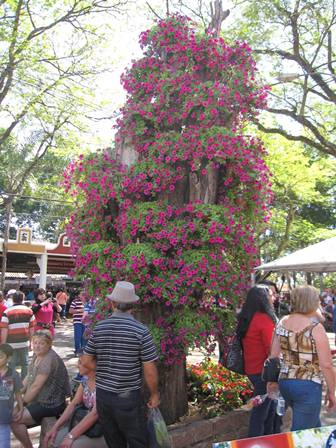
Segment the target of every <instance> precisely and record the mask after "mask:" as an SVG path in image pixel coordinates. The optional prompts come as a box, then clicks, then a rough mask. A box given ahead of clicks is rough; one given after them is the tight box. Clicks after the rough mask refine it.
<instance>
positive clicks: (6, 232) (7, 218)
mask: <svg viewBox="0 0 336 448" xmlns="http://www.w3.org/2000/svg"><path fill="white" fill-rule="evenodd" d="M12 205H13V200H12V199H8V200H7V201H6V202H5V229H4V238H3V245H2V263H1V280H0V288H1V291H3V290H4V289H5V277H6V270H7V251H8V240H9V228H10V222H11V214H12Z"/></svg>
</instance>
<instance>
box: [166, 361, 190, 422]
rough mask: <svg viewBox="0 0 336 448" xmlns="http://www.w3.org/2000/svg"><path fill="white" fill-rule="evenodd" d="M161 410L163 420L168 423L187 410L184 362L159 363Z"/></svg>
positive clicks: (174, 420)
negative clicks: (175, 363) (170, 364)
mask: <svg viewBox="0 0 336 448" xmlns="http://www.w3.org/2000/svg"><path fill="white" fill-rule="evenodd" d="M159 375H160V393H161V405H160V410H161V412H162V415H163V418H164V419H165V422H166V423H167V424H168V425H170V424H171V423H174V422H176V421H177V420H178V419H179V417H182V416H183V415H185V414H186V413H187V411H188V397H187V388H186V383H187V379H186V362H185V361H184V362H183V363H182V364H181V365H173V366H166V365H163V364H160V365H159Z"/></svg>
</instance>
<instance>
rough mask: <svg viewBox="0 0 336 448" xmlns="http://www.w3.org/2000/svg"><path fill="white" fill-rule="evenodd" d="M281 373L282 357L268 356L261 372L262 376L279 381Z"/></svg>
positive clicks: (273, 381)
mask: <svg viewBox="0 0 336 448" xmlns="http://www.w3.org/2000/svg"><path fill="white" fill-rule="evenodd" d="M279 375H280V358H267V359H266V360H265V362H264V367H263V370H262V373H261V378H262V379H263V380H264V381H266V382H268V381H270V382H272V383H277V382H278V379H279Z"/></svg>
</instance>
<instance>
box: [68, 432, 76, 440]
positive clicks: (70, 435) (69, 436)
mask: <svg viewBox="0 0 336 448" xmlns="http://www.w3.org/2000/svg"><path fill="white" fill-rule="evenodd" d="M67 437H68V438H69V439H70V440H74V439H75V437H74V435H73V434H71V432H69V434H68V435H67Z"/></svg>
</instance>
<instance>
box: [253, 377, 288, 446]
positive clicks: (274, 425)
mask: <svg viewBox="0 0 336 448" xmlns="http://www.w3.org/2000/svg"><path fill="white" fill-rule="evenodd" d="M248 378H249V380H250V381H251V383H252V384H253V396H254V397H256V396H257V395H264V394H266V383H265V381H263V380H262V379H261V373H260V374H257V375H248ZM281 423H282V419H281V417H279V416H278V415H277V414H276V401H275V400H270V399H269V398H266V400H265V401H264V402H263V403H262V404H261V405H259V406H256V407H254V408H253V409H252V411H251V415H250V422H249V430H248V436H249V437H257V436H264V435H268V434H276V433H278V432H280V426H281Z"/></svg>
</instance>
